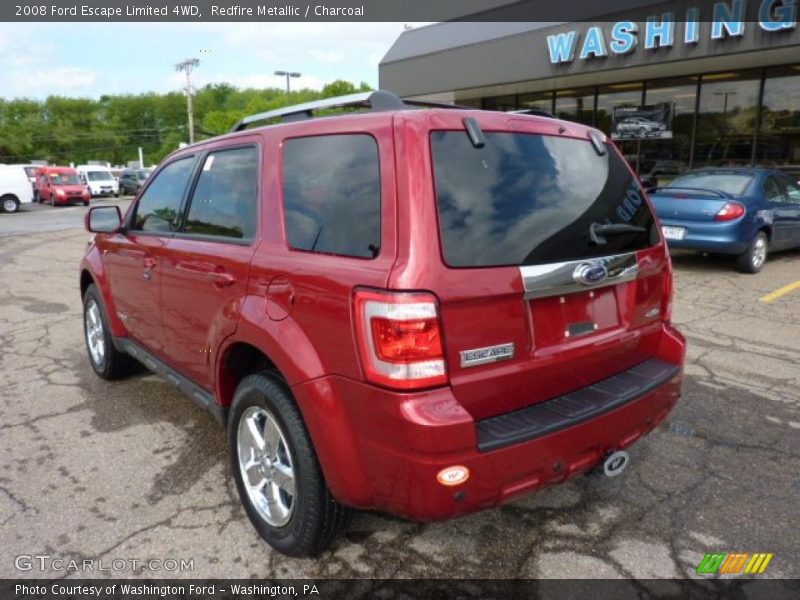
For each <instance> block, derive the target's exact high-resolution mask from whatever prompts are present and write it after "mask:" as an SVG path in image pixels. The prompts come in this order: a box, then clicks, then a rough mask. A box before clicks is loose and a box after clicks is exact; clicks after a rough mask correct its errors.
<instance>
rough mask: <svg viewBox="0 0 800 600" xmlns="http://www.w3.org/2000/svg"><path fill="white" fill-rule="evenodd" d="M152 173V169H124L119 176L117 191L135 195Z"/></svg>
mask: <svg viewBox="0 0 800 600" xmlns="http://www.w3.org/2000/svg"><path fill="white" fill-rule="evenodd" d="M150 173H152V169H125V170H124V171H122V173H121V174H120V176H119V193H120V194H130V195H136V194H138V193H139V190H140V189H141V187H142V186H143V185H144V182H145V181H147V178H148V177H149V176H150Z"/></svg>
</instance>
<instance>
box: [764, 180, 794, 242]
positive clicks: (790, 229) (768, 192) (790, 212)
mask: <svg viewBox="0 0 800 600" xmlns="http://www.w3.org/2000/svg"><path fill="white" fill-rule="evenodd" d="M763 185H764V195H765V196H766V198H767V201H768V202H769V206H770V209H771V212H772V244H771V247H772V249H773V250H783V249H784V248H790V247H791V246H793V245H794V242H793V238H794V220H795V219H794V214H795V213H796V212H797V210H796V207H795V206H792V205H791V204H789V203H788V202H787V201H786V200H787V199H786V194H785V192H784V189H783V186H782V185H781V184H780V183H779V182H778V179H777V177H774V176H773V175H768V176H767V177H766V178H765V179H764V184H763Z"/></svg>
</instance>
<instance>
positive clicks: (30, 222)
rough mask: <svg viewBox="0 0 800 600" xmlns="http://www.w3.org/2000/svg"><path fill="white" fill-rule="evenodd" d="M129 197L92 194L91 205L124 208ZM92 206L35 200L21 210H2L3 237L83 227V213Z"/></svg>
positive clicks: (1, 229)
mask: <svg viewBox="0 0 800 600" xmlns="http://www.w3.org/2000/svg"><path fill="white" fill-rule="evenodd" d="M130 201H131V198H130V197H125V196H123V197H120V198H111V197H109V198H93V199H92V201H91V204H90V207H91V206H109V205H117V206H119V207H120V208H121V209H123V210H124V208H126V207H127V206H128V204H129V203H130ZM87 210H89V208H87V207H85V206H83V204H80V203H75V204H71V205H63V206H51V205H49V204H39V203H36V202H31V203H25V204H22V205H20V210H19V212H16V213H13V214H9V213H4V212H0V237H2V236H5V235H20V234H25V233H38V232H43V231H64V230H67V229H77V228H81V227H83V216H84V215H85V214H86V211H87Z"/></svg>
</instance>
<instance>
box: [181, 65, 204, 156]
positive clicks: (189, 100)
mask: <svg viewBox="0 0 800 600" xmlns="http://www.w3.org/2000/svg"><path fill="white" fill-rule="evenodd" d="M199 64H200V61H199V60H198V59H196V58H187V59H186V60H184V61H181V62H179V63H178V64H177V65H175V70H176V71H178V72H180V71H183V72H184V73H186V87H185V88H184V89H185V90H186V112H187V113H188V115H189V143H190V144H194V111H193V109H192V92H193V91H194V90H193V89H192V70H193V69H194V68H195V67H196V66H197V65H199Z"/></svg>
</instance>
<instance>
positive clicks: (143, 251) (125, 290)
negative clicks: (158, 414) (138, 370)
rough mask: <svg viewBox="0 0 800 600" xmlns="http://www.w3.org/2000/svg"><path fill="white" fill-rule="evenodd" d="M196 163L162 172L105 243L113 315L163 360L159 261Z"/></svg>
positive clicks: (179, 163) (184, 160)
mask: <svg viewBox="0 0 800 600" xmlns="http://www.w3.org/2000/svg"><path fill="white" fill-rule="evenodd" d="M195 162H196V157H195V156H194V155H191V156H186V157H181V158H178V159H175V160H173V161H171V162H169V163H168V164H166V165H165V166H164V167H163V168H161V169H160V171H159V172H158V174H157V175H156V176H155V178H154V179H153V181H152V182H151V184H150V185H149V186H148V187H147V189H146V190H145V191H144V193H143V194H142V195H141V196H140V197H139V200H138V202H137V204H136V206H135V207H134V208H133V210H132V213H131V214H130V215H129V216H128V222H127V228H126V231H124V232H123V233H120V234H117V235H114V236H111V237H108V238H107V239H106V241H105V242H104V244H105V246H104V248H103V250H104V251H105V262H106V265H107V267H108V273H109V280H110V284H111V293H112V295H113V297H114V303H115V305H116V308H117V314H118V316H119V318H120V320H121V321H122V322H123V323H124V324H125V327H126V328H127V330H128V332H129V334H130V336H131V337H132V338H134V339H135V340H136V341H138V342H139V343H140V344H141V345H143V346H144V347H145V348H147V349H148V350H150V351H151V352H153V353H155V354H157V355H159V356H160V357H162V358H163V356H164V354H163V352H164V339H163V338H164V336H163V331H162V328H161V304H160V299H161V271H162V261H163V258H164V252H165V250H166V245H167V241H168V240H169V238H170V237H172V235H173V233H174V232H175V230H176V229H177V227H178V225H179V222H180V214H181V206H182V204H183V199H184V197H185V194H186V190H187V188H188V184H189V181H190V178H191V175H192V172H193V170H194V165H195Z"/></svg>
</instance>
